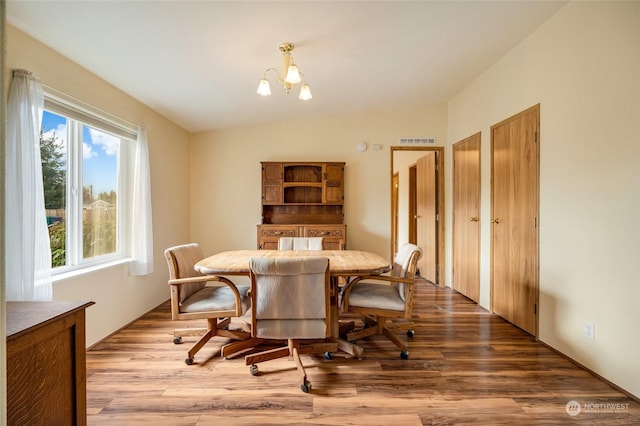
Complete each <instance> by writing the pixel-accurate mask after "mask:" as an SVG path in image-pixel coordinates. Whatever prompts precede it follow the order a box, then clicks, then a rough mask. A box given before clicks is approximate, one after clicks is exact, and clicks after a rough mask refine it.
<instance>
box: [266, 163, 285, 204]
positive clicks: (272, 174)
mask: <svg viewBox="0 0 640 426" xmlns="http://www.w3.org/2000/svg"><path fill="white" fill-rule="evenodd" d="M282 177H283V167H282V163H269V164H263V165H262V203H263V204H281V203H282V202H283V200H284V196H283V192H282Z"/></svg>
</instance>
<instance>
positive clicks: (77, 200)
mask: <svg viewBox="0 0 640 426" xmlns="http://www.w3.org/2000/svg"><path fill="white" fill-rule="evenodd" d="M44 92H45V93H44V96H45V100H44V110H45V111H47V112H49V113H52V114H57V115H59V116H62V117H64V118H66V119H67V134H66V135H65V137H66V138H67V146H66V153H65V154H66V160H67V164H66V167H67V168H66V170H67V176H66V182H65V185H66V189H65V193H66V200H65V209H66V210H67V211H66V223H65V227H66V230H65V246H66V247H65V250H66V252H65V263H66V264H65V265H64V266H57V267H52V268H51V275H52V278H53V279H55V278H56V277H57V276H62V275H63V274H68V273H82V272H83V270H85V269H86V270H94V269H95V268H96V267H99V266H102V265H104V266H108V265H111V264H114V263H117V262H119V261H124V260H126V259H127V258H128V256H129V253H128V247H129V246H130V241H128V240H127V235H128V233H127V232H126V230H127V229H128V227H129V226H130V222H131V221H130V216H131V215H130V207H129V200H130V198H131V194H130V193H129V192H130V191H131V189H129V190H127V189H128V188H131V185H129V184H128V182H129V181H130V179H129V177H130V176H131V175H132V173H131V170H130V169H131V167H132V166H133V150H134V149H135V143H136V139H137V128H136V127H135V126H134V125H132V124H130V123H127V122H126V121H124V120H122V119H120V118H118V117H115V116H113V115H111V114H109V113H106V112H104V111H101V110H99V109H98V108H95V107H92V106H90V105H88V104H86V103H84V102H82V101H80V100H78V99H75V98H71V97H69V96H67V95H64V94H62V93H61V92H58V91H56V90H55V89H51V88H46V87H45V91H44ZM84 126H87V127H89V128H92V129H95V130H97V131H100V132H103V133H106V134H109V135H111V136H114V137H116V138H119V139H120V143H119V147H118V153H117V160H116V164H117V166H116V167H117V172H116V176H117V183H116V185H117V188H116V194H117V206H116V247H115V251H114V252H111V253H107V254H103V255H98V256H94V257H91V258H87V259H84V258H83V253H82V245H83V241H82V238H83V237H82V232H83V221H82V217H83V212H82V209H83V205H82V193H83V189H82V188H83V186H82V185H83V182H82V179H83V173H82V168H83V157H82V156H83V149H82V144H83V140H82V131H83V127H84Z"/></svg>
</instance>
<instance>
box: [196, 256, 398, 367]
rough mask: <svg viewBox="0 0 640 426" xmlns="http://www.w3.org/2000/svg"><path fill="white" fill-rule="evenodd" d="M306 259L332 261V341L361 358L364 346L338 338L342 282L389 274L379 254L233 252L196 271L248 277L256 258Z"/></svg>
mask: <svg viewBox="0 0 640 426" xmlns="http://www.w3.org/2000/svg"><path fill="white" fill-rule="evenodd" d="M303 256H321V257H326V258H328V259H329V273H330V275H331V312H329V313H328V315H327V321H329V322H330V324H331V325H332V327H331V336H330V339H332V340H335V341H336V342H337V343H338V349H339V350H340V351H342V352H345V353H347V354H349V355H353V356H355V357H357V358H359V359H362V357H363V352H364V351H363V349H362V347H360V346H358V345H356V344H354V343H352V342H348V341H346V340H344V339H341V338H340V336H339V328H340V324H339V306H338V305H339V283H340V282H341V281H342V282H344V281H346V280H348V279H350V278H354V277H359V276H365V275H379V274H382V273H385V272H388V271H389V270H390V269H391V265H390V263H389V260H388V259H385V258H383V257H382V256H380V255H378V254H376V253H372V252H368V251H361V250H230V251H224V252H220V253H216V254H214V255H212V256H209V257H206V258H204V259H202V260H200V261H199V262H197V263H196V265H195V269H196V271H198V272H200V273H202V274H205V275H222V276H229V275H237V276H249V272H250V269H249V262H250V260H251V258H253V257H267V258H289V257H303ZM340 278H344V280H340Z"/></svg>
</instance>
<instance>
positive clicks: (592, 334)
mask: <svg viewBox="0 0 640 426" xmlns="http://www.w3.org/2000/svg"><path fill="white" fill-rule="evenodd" d="M584 337H586V338H587V339H591V340H595V338H596V328H595V326H594V325H593V323H592V322H588V321H585V323H584Z"/></svg>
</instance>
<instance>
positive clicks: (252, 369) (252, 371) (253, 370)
mask: <svg viewBox="0 0 640 426" xmlns="http://www.w3.org/2000/svg"><path fill="white" fill-rule="evenodd" d="M249 374H251V375H252V376H257V375H258V366H257V365H255V364H253V365H252V366H251V367H249Z"/></svg>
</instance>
